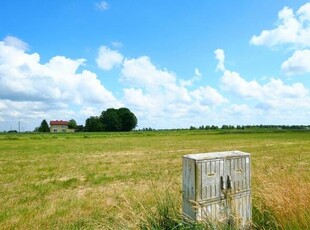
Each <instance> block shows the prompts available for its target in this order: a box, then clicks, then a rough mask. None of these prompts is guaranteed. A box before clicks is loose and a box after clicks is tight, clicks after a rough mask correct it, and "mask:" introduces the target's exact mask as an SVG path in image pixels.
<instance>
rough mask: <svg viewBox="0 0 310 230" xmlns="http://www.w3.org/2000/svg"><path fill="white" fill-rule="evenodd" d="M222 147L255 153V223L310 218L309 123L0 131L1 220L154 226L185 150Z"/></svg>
mask: <svg viewBox="0 0 310 230" xmlns="http://www.w3.org/2000/svg"><path fill="white" fill-rule="evenodd" d="M226 150H240V151H244V152H249V153H251V160H252V198H253V200H252V203H253V228H255V229H275V228H279V229H307V228H310V131H282V130H256V131H255V130H254V131H247V130H240V131H233V132H231V131H226V132H224V131H223V130H218V131H205V130H191V131H189V130H180V131H149V132H147V131H144V132H139V131H134V132H129V133H126V132H124V133H68V134H34V133H29V134H0V184H1V186H0V229H141V228H142V229H156V228H155V227H152V224H151V222H152V221H155V222H156V218H157V217H158V218H160V216H159V215H160V213H159V212H160V209H159V208H158V207H159V206H160V205H162V204H163V203H165V202H166V201H167V200H168V201H167V206H168V207H167V210H168V211H169V210H172V211H171V212H173V213H172V214H169V213H168V214H167V216H168V217H169V215H171V216H170V217H169V218H170V219H174V220H176V221H177V218H178V214H176V212H177V213H179V214H180V213H181V202H182V201H181V198H182V189H181V186H182V185H181V180H182V156H183V155H185V154H190V153H202V152H214V151H226ZM164 205H165V204H164ZM172 206H173V207H172ZM165 215H166V214H165ZM152 218H153V219H152ZM179 219H181V217H179ZM180 226H181V224H180V225H179V226H176V228H175V229H181V227H180ZM177 227H178V228H177ZM157 229H160V228H159V227H157ZM188 229H189V228H188ZM192 229H194V228H192Z"/></svg>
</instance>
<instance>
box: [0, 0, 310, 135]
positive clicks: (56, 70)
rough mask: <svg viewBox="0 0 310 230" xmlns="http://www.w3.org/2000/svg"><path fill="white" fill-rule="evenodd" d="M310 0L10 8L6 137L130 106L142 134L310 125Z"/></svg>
mask: <svg viewBox="0 0 310 230" xmlns="http://www.w3.org/2000/svg"><path fill="white" fill-rule="evenodd" d="M309 90H310V3H309V2H307V1H297V0H296V1H292V0H291V1H285V0H282V1H279V0H276V1H256V0H253V1H238V2H236V1H223V0H221V1H215V0H210V1H194V2H193V1H187V0H180V1H163V0H156V1H138V0H137V1H113V0H111V1H91V0H87V1H86V0H79V1H77V0H66V1H60V0H55V1H38V0H36V1H35V0H29V1H16V0H10V1H7V0H6V1H3V2H2V3H1V7H0V131H4V130H9V129H11V128H12V129H18V122H21V128H22V131H26V130H33V129H34V128H35V127H36V126H39V125H40V122H41V121H42V120H43V119H46V120H47V121H50V120H56V119H57V120H68V119H75V120H76V121H77V122H78V123H79V124H84V122H85V119H86V118H88V117H89V116H93V115H99V114H100V113H101V111H103V110H106V109H107V108H111V107H114V108H119V107H127V108H129V109H130V110H131V111H133V112H134V113H135V114H136V116H137V118H138V128H143V127H152V128H188V127H189V126H191V125H193V126H200V125H219V126H221V125H223V124H229V125H238V124H239V125H247V124H285V125H290V124H309V119H308V118H309V115H310V93H309Z"/></svg>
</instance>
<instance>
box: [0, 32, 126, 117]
mask: <svg viewBox="0 0 310 230" xmlns="http://www.w3.org/2000/svg"><path fill="white" fill-rule="evenodd" d="M8 40H9V41H10V42H8ZM13 40H14V41H15V42H11V41H12V38H9V39H5V41H0V104H1V105H2V107H3V106H6V107H8V108H9V109H8V110H5V111H1V114H0V116H1V119H2V120H3V119H5V120H8V119H11V118H14V117H15V118H19V119H28V120H29V119H30V117H32V118H33V119H34V120H37V119H41V118H42V117H51V118H52V119H66V117H65V116H67V115H68V116H69V115H70V114H71V115H72V114H74V113H78V112H79V107H81V106H82V105H87V104H88V105H89V106H97V107H101V108H105V107H107V106H112V107H118V106H120V105H122V104H121V103H120V102H119V101H118V100H117V99H116V98H115V97H114V95H113V93H112V92H110V91H109V90H107V89H106V88H105V87H104V85H102V83H101V82H100V81H99V79H98V77H97V75H96V74H95V73H93V72H90V71H88V70H82V71H79V69H80V68H81V67H83V65H85V62H86V60H85V59H76V60H73V59H70V58H66V57H64V56H55V57H52V58H51V59H50V60H49V61H48V62H47V63H45V64H44V63H43V64H42V63H40V55H39V54H38V53H28V52H27V46H26V45H24V42H23V41H21V40H19V39H17V38H16V39H13ZM16 41H18V42H16ZM74 107H76V108H75V109H74V110H71V108H74ZM51 111H54V112H51ZM57 111H58V116H61V117H57ZM52 115H54V116H55V117H52ZM71 118H72V117H71Z"/></svg>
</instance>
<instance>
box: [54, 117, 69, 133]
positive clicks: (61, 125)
mask: <svg viewBox="0 0 310 230" xmlns="http://www.w3.org/2000/svg"><path fill="white" fill-rule="evenodd" d="M68 124H69V122H68V121H62V120H60V121H57V120H56V121H50V132H51V133H66V132H74V129H69V128H68Z"/></svg>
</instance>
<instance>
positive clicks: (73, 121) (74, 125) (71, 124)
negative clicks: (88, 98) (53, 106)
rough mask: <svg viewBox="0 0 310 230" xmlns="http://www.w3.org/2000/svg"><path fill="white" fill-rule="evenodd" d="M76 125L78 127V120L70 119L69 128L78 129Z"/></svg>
mask: <svg viewBox="0 0 310 230" xmlns="http://www.w3.org/2000/svg"><path fill="white" fill-rule="evenodd" d="M76 127H77V124H76V121H75V120H74V119H71V120H69V122H68V128H69V129H76Z"/></svg>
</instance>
